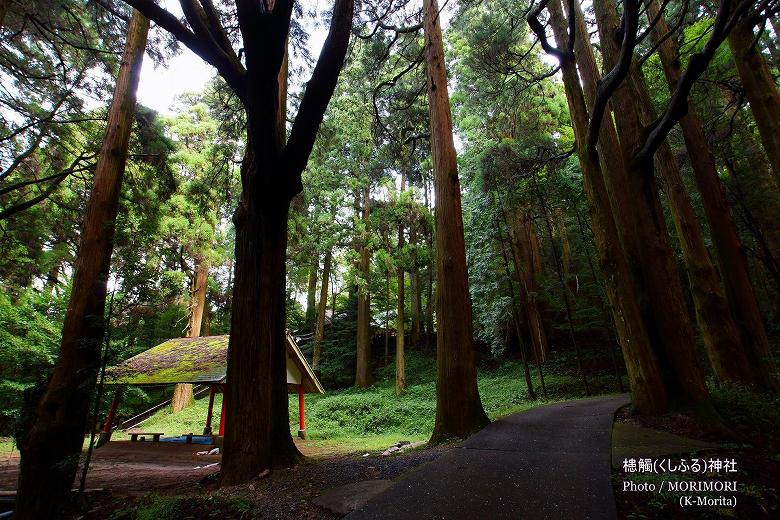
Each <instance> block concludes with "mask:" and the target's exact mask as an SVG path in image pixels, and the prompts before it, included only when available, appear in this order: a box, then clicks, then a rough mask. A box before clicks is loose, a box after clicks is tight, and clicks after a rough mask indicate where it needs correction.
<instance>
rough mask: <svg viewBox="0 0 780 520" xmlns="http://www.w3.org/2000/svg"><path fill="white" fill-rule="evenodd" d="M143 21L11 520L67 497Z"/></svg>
mask: <svg viewBox="0 0 780 520" xmlns="http://www.w3.org/2000/svg"><path fill="white" fill-rule="evenodd" d="M148 32H149V20H148V19H146V18H145V17H144V16H142V15H141V14H140V13H139V12H138V11H133V15H132V18H131V19H130V24H129V26H128V32H127V43H126V45H125V50H124V54H123V56H122V62H121V64H120V67H119V76H118V77H117V81H116V86H115V88H114V98H113V101H112V102H111V108H110V110H109V113H108V124H107V126H106V134H105V137H104V138H103V144H102V146H101V149H100V155H99V156H98V162H97V166H96V168H95V180H94V184H93V186H92V191H91V192H90V195H89V201H88V202H87V212H86V216H85V217H84V224H83V227H82V229H81V239H80V244H79V255H78V259H77V260H76V266H75V275H74V280H73V289H72V293H71V297H70V303H69V304H68V310H67V313H66V315H65V322H64V324H63V330H62V343H61V345H60V352H59V356H58V358H57V363H56V365H55V367H54V371H53V373H52V375H51V377H50V378H49V381H48V383H47V385H46V388H45V390H44V392H43V394H42V395H41V396H40V400H39V401H38V402H37V403H36V402H34V401H33V402H29V401H28V402H27V403H26V405H25V406H26V410H25V417H23V423H22V431H21V432H20V436H19V437H17V441H18V442H19V448H20V451H21V455H22V459H21V465H20V470H19V482H18V484H19V487H18V494H17V498H16V512H15V518H19V519H22V520H27V519H30V520H32V519H42V518H57V517H59V514H58V510H59V508H61V507H63V506H64V505H65V503H66V502H67V498H68V494H69V492H70V488H71V485H72V483H73V479H74V477H75V475H76V468H77V466H78V462H79V454H80V453H81V446H82V444H83V443H84V428H85V425H86V422H87V415H88V409H89V404H90V401H91V400H92V393H93V390H94V388H95V380H96V377H97V372H98V367H99V366H100V357H101V356H100V354H101V345H102V342H103V335H104V317H103V313H104V311H105V303H106V291H107V282H108V272H109V266H110V263H111V253H112V249H113V240H114V226H115V222H116V215H117V211H118V205H119V193H120V189H121V185H122V177H123V176H124V171H125V162H126V160H127V149H128V143H129V140H130V131H131V128H132V125H133V116H134V114H135V99H136V98H135V96H136V90H137V88H138V81H139V77H140V73H141V63H142V61H143V56H144V50H145V48H146V38H147V34H148Z"/></svg>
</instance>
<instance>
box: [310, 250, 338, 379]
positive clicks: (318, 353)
mask: <svg viewBox="0 0 780 520" xmlns="http://www.w3.org/2000/svg"><path fill="white" fill-rule="evenodd" d="M332 263H333V250H332V249H328V251H327V252H326V253H325V262H324V264H323V266H322V285H320V301H319V303H318V305H317V330H316V331H315V333H314V355H313V357H312V365H313V368H314V369H315V370H318V369H319V366H320V361H321V360H322V339H323V338H324V337H325V310H326V309H327V308H328V283H329V282H330V269H331V264H332Z"/></svg>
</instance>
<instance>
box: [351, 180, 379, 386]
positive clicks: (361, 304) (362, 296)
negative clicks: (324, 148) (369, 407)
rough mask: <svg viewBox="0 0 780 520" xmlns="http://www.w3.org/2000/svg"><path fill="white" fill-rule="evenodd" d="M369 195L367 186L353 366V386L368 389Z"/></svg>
mask: <svg viewBox="0 0 780 520" xmlns="http://www.w3.org/2000/svg"><path fill="white" fill-rule="evenodd" d="M369 197H370V194H369V191H368V186H365V187H364V188H363V224H364V226H365V227H364V233H365V235H366V238H365V239H364V243H363V244H362V245H361V247H360V263H359V265H358V269H359V270H360V275H361V277H362V278H363V282H362V283H361V284H360V286H359V287H358V297H357V298H358V308H357V363H356V365H355V386H356V387H357V388H368V387H369V386H371V384H373V382H374V376H373V374H372V373H371V339H372V338H371V301H370V296H369V291H368V285H369V283H368V281H369V276H370V258H371V252H370V250H369V249H368V244H367V243H365V240H367V238H368V233H369V211H370V204H371V201H370V198H369Z"/></svg>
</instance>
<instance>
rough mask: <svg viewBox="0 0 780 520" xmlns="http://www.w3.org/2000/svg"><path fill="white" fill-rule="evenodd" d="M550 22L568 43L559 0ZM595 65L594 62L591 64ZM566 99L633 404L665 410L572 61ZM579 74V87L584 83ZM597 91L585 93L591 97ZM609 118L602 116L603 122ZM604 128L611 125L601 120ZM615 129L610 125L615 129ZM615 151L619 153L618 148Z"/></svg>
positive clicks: (648, 410) (566, 67)
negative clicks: (589, 141) (589, 142)
mask: <svg viewBox="0 0 780 520" xmlns="http://www.w3.org/2000/svg"><path fill="white" fill-rule="evenodd" d="M548 10H549V12H550V23H551V25H552V28H553V33H554V35H555V40H556V43H557V45H558V48H566V46H567V41H568V37H567V23H566V19H565V18H564V15H563V8H562V7H561V3H560V0H551V1H550V3H549V4H548ZM594 65H595V64H594ZM561 71H562V73H563V81H564V87H565V90H566V99H567V101H568V104H569V110H570V112H571V117H572V125H573V127H574V134H575V140H576V144H577V158H578V159H579V162H580V167H581V169H582V173H583V182H584V186H585V195H586V196H587V198H588V207H589V210H590V216H591V221H592V222H593V236H594V239H595V242H596V250H597V252H598V261H599V267H600V269H601V272H602V274H603V276H604V285H605V288H606V292H607V298H608V300H609V304H610V309H611V310H612V315H613V318H614V323H615V331H616V333H617V336H618V340H619V342H620V347H621V349H622V351H623V359H624V361H625V364H626V371H627V373H628V381H629V384H630V385H631V391H632V394H633V404H634V406H635V407H636V409H637V410H638V411H639V412H640V413H643V414H647V415H653V414H660V413H663V412H664V411H666V408H667V392H666V387H665V385H664V384H663V380H662V377H661V372H660V367H659V364H658V360H657V359H656V356H655V353H654V352H653V348H652V344H651V342H650V337H649V335H648V333H647V329H646V328H645V323H644V319H643V316H642V312H641V310H640V307H639V294H638V293H637V290H636V286H635V284H634V282H633V274H632V273H631V270H630V268H629V266H628V262H627V259H626V257H625V255H624V252H623V249H622V248H621V245H620V238H619V235H618V230H617V226H616V223H615V219H614V217H613V214H612V210H611V208H610V201H609V195H608V193H607V187H606V183H605V181H604V175H603V173H602V169H601V164H600V163H599V157H598V154H594V153H591V150H589V147H588V146H587V139H586V135H587V130H588V112H587V108H586V106H585V96H584V95H583V91H582V86H581V84H580V78H579V77H578V76H577V70H576V68H575V64H574V62H573V61H572V60H571V59H564V60H563V61H562V62H561ZM585 76H586V75H585V74H584V73H583V83H582V84H583V85H585V86H586V88H587V87H588V83H587V81H586V80H585ZM594 93H595V91H593V93H589V97H590V99H591V102H592V99H593V95H594ZM608 121H609V118H605V123H607V122H608ZM602 126H603V127H606V128H610V127H611V125H609V124H605V125H602ZM613 130H614V129H613ZM618 153H619V151H618Z"/></svg>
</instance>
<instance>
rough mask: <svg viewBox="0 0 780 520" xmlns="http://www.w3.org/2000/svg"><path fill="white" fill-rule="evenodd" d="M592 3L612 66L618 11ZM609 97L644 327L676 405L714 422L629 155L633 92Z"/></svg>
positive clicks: (651, 203)
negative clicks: (622, 170) (621, 163)
mask: <svg viewBox="0 0 780 520" xmlns="http://www.w3.org/2000/svg"><path fill="white" fill-rule="evenodd" d="M593 7H594V11H595V13H596V20H597V25H598V30H599V39H600V42H601V51H602V56H603V58H604V64H605V67H606V68H612V67H614V65H615V64H616V63H617V59H618V55H619V53H620V45H619V43H618V41H617V40H616V35H617V34H618V26H619V22H618V16H617V12H616V11H615V6H614V5H613V4H612V3H610V2H609V1H608V0H594V3H593ZM574 8H575V10H579V9H580V8H579V4H577V3H576V2H575V6H574ZM611 102H612V106H613V109H614V116H615V121H616V123H617V129H618V133H619V135H620V146H621V149H622V151H623V159H624V164H625V172H626V177H625V181H626V187H627V188H628V189H627V190H626V191H620V190H614V189H613V196H616V197H621V198H622V204H620V205H619V206H620V209H621V210H622V211H621V212H620V213H618V214H619V215H621V217H622V218H621V219H620V220H624V225H623V228H622V233H621V239H622V240H621V241H622V242H623V244H624V247H625V248H626V252H627V254H628V259H629V264H630V265H632V266H633V267H634V270H635V272H636V274H637V275H638V277H637V278H636V280H637V282H638V283H639V285H638V287H639V290H640V295H641V296H642V299H643V300H645V299H646V302H647V305H646V307H645V309H643V310H644V311H645V319H646V327H647V330H648V331H649V333H650V336H651V338H653V339H654V342H655V344H656V345H657V346H658V347H659V351H658V360H659V363H661V366H662V370H664V376H665V380H666V383H667V387H668V392H669V397H670V398H672V399H674V400H675V401H678V404H681V405H688V406H691V407H692V408H693V409H694V410H695V411H696V413H698V414H700V415H701V416H702V418H704V419H709V418H711V419H712V420H713V423H714V422H718V421H719V418H718V417H717V414H716V413H715V411H714V409H713V408H712V404H711V402H710V400H709V392H708V391H707V388H706V386H705V383H704V373H703V372H702V370H701V366H700V365H699V362H698V359H697V355H696V345H695V342H694V335H693V327H692V326H691V321H690V318H689V316H688V309H687V307H686V302H685V298H684V295H683V291H682V286H681V283H680V274H679V271H678V268H677V265H676V263H675V260H674V255H673V252H672V249H671V245H670V244H669V236H668V234H667V231H666V223H665V221H664V216H663V209H662V207H661V200H660V197H659V195H658V189H657V187H656V185H655V175H654V171H653V170H654V166H653V164H652V161H644V162H642V163H641V164H640V163H638V162H637V161H635V160H634V156H635V154H636V153H637V152H638V151H639V149H640V148H641V146H642V144H643V141H642V125H641V123H640V120H639V115H638V113H637V111H636V108H635V103H636V94H635V92H633V89H632V88H631V84H630V81H629V80H628V79H627V80H626V81H624V82H622V84H621V85H620V86H619V87H618V88H617V90H616V91H615V94H614V96H613V97H612V100H611ZM607 178H608V179H609V176H608V177H607Z"/></svg>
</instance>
